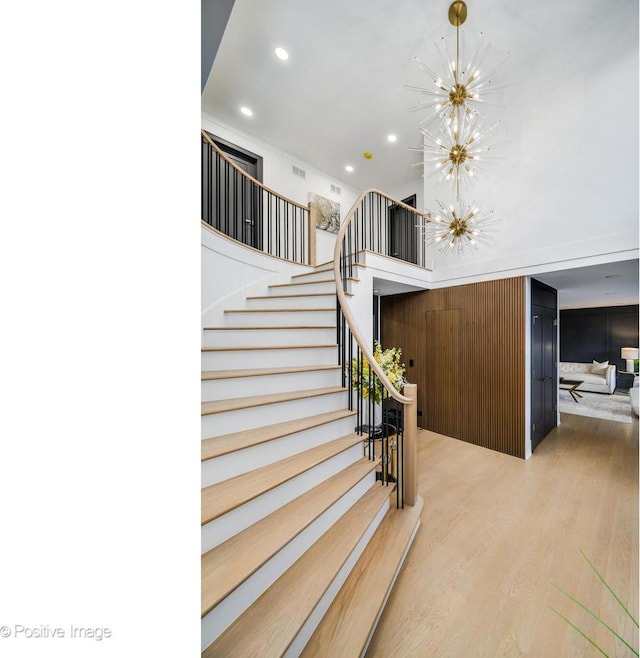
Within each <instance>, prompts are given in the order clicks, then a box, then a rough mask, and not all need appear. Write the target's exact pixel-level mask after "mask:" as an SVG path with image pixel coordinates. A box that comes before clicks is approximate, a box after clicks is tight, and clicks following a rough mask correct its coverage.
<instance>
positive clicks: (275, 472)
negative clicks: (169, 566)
mask: <svg viewBox="0 0 640 658" xmlns="http://www.w3.org/2000/svg"><path fill="white" fill-rule="evenodd" d="M360 442H362V435H360V434H355V433H353V434H347V435H346V436H343V437H340V438H339V439H334V440H333V441H328V442H327V443H323V444H322V445H319V446H316V447H315V448H311V449H309V450H305V451H304V452H300V453H298V454H297V455H292V456H291V457H286V458H285V459H281V460H280V461H278V462H275V463H273V464H267V465H266V466H262V467H260V468H256V469H254V470H253V471H249V472H248V473H243V474H242V475H237V476H236V477H233V478H230V479H228V480H224V481H222V482H218V483H216V484H212V485H210V486H208V487H205V488H204V489H202V494H201V496H202V504H201V516H202V525H204V524H205V523H209V522H210V521H212V520H213V519H216V518H218V517H220V516H222V515H223V514H226V513H227V512H229V511H230V510H232V509H235V508H236V507H239V506H240V505H243V504H244V503H246V502H248V501H250V500H253V499H254V498H256V497H257V496H260V495H261V494H263V493H265V492H266V491H270V490H271V489H275V488H276V487H277V486H279V485H281V484H283V483H284V482H287V481H288V480H291V479H293V478H294V477H296V476H298V475H300V474H301V473H304V472H306V471H308V470H310V469H311V468H313V467H314V466H317V465H318V464H321V463H322V462H324V461H327V460H328V459H331V457H334V456H335V455H338V454H340V453H341V452H344V451H345V450H348V449H349V448H351V447H352V446H354V445H357V444H358V443H360Z"/></svg>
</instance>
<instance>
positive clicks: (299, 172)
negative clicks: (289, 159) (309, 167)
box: [293, 165, 307, 178]
mask: <svg viewBox="0 0 640 658" xmlns="http://www.w3.org/2000/svg"><path fill="white" fill-rule="evenodd" d="M293 175H294V176H298V177H299V178H306V177H307V174H306V172H305V170H304V169H300V167H296V166H295V165H293Z"/></svg>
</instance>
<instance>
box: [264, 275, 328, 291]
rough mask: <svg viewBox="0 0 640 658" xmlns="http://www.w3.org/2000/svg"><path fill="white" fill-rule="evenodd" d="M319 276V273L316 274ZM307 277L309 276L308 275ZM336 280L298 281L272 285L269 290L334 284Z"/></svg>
mask: <svg viewBox="0 0 640 658" xmlns="http://www.w3.org/2000/svg"><path fill="white" fill-rule="evenodd" d="M314 274H318V272H314ZM306 276H309V275H308V274H307V275H306ZM334 281H335V279H334V278H333V277H331V278H330V279H314V280H313V281H296V282H295V283H272V284H271V285H270V286H269V288H289V287H291V286H313V285H316V284H320V283H333V282H334Z"/></svg>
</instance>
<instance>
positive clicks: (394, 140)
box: [387, 135, 398, 142]
mask: <svg viewBox="0 0 640 658" xmlns="http://www.w3.org/2000/svg"><path fill="white" fill-rule="evenodd" d="M387 139H388V140H389V141H390V142H396V141H397V140H398V138H397V137H396V136H395V135H387Z"/></svg>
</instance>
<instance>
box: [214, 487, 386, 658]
mask: <svg viewBox="0 0 640 658" xmlns="http://www.w3.org/2000/svg"><path fill="white" fill-rule="evenodd" d="M390 491H391V487H384V486H382V485H380V484H379V483H376V484H374V485H373V486H372V487H371V489H370V490H369V491H368V492H367V493H365V494H364V496H362V498H360V500H359V501H358V502H356V504H355V505H353V507H351V509H350V510H349V511H347V512H346V513H345V514H344V515H343V516H342V517H341V518H340V519H338V521H337V522H336V523H335V524H334V525H333V526H332V527H331V528H330V529H329V530H327V532H325V533H324V535H322V537H320V539H319V540H318V541H317V542H316V543H315V544H314V545H313V546H312V547H311V548H309V550H308V551H306V553H304V555H302V556H301V557H300V559H299V560H297V562H295V564H293V565H292V566H291V567H290V568H289V569H288V570H287V571H286V572H285V573H284V574H282V576H281V577H280V578H279V579H278V580H277V581H276V582H275V583H274V584H273V585H272V586H271V587H269V589H268V590H267V591H266V592H264V594H262V596H260V598H259V599H258V600H257V601H255V602H254V603H253V604H252V605H251V606H250V607H249V608H248V609H247V610H246V611H245V612H244V613H243V614H242V615H241V616H240V617H239V618H238V619H237V620H236V621H235V622H234V623H233V624H232V625H231V626H230V627H229V628H228V629H227V630H226V631H225V632H224V633H223V634H222V635H221V636H220V637H219V638H218V639H217V640H216V641H215V642H213V643H212V644H210V645H209V646H208V647H207V648H206V649H205V650H204V651H203V652H202V657H203V658H212V657H213V656H225V658H226V657H228V658H233V657H236V656H237V657H238V658H245V657H247V656H264V655H265V648H267V647H268V653H269V655H273V656H281V655H282V654H283V653H284V652H285V651H286V649H287V648H288V647H289V645H290V644H291V642H292V641H293V640H294V639H295V636H296V634H297V633H298V631H299V630H300V628H301V627H302V625H303V624H304V622H305V621H306V620H307V618H308V617H309V615H310V614H311V612H312V610H313V608H314V607H315V606H316V604H317V603H318V601H319V600H320V598H321V597H322V595H323V594H324V593H325V592H326V590H327V588H328V587H329V585H330V584H331V582H332V580H333V579H334V578H335V576H336V574H337V573H338V571H339V570H340V568H341V567H342V566H343V565H344V563H345V561H346V560H347V559H348V557H349V555H350V554H351V552H352V551H353V549H354V548H355V546H356V545H357V543H358V541H359V540H360V539H361V538H362V535H363V534H364V533H365V532H366V530H367V528H368V526H369V525H370V523H371V521H372V520H373V518H374V516H375V514H376V512H377V511H378V510H379V509H380V506H381V505H383V504H384V502H385V500H388V499H389V493H390ZM325 655H329V654H325Z"/></svg>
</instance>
